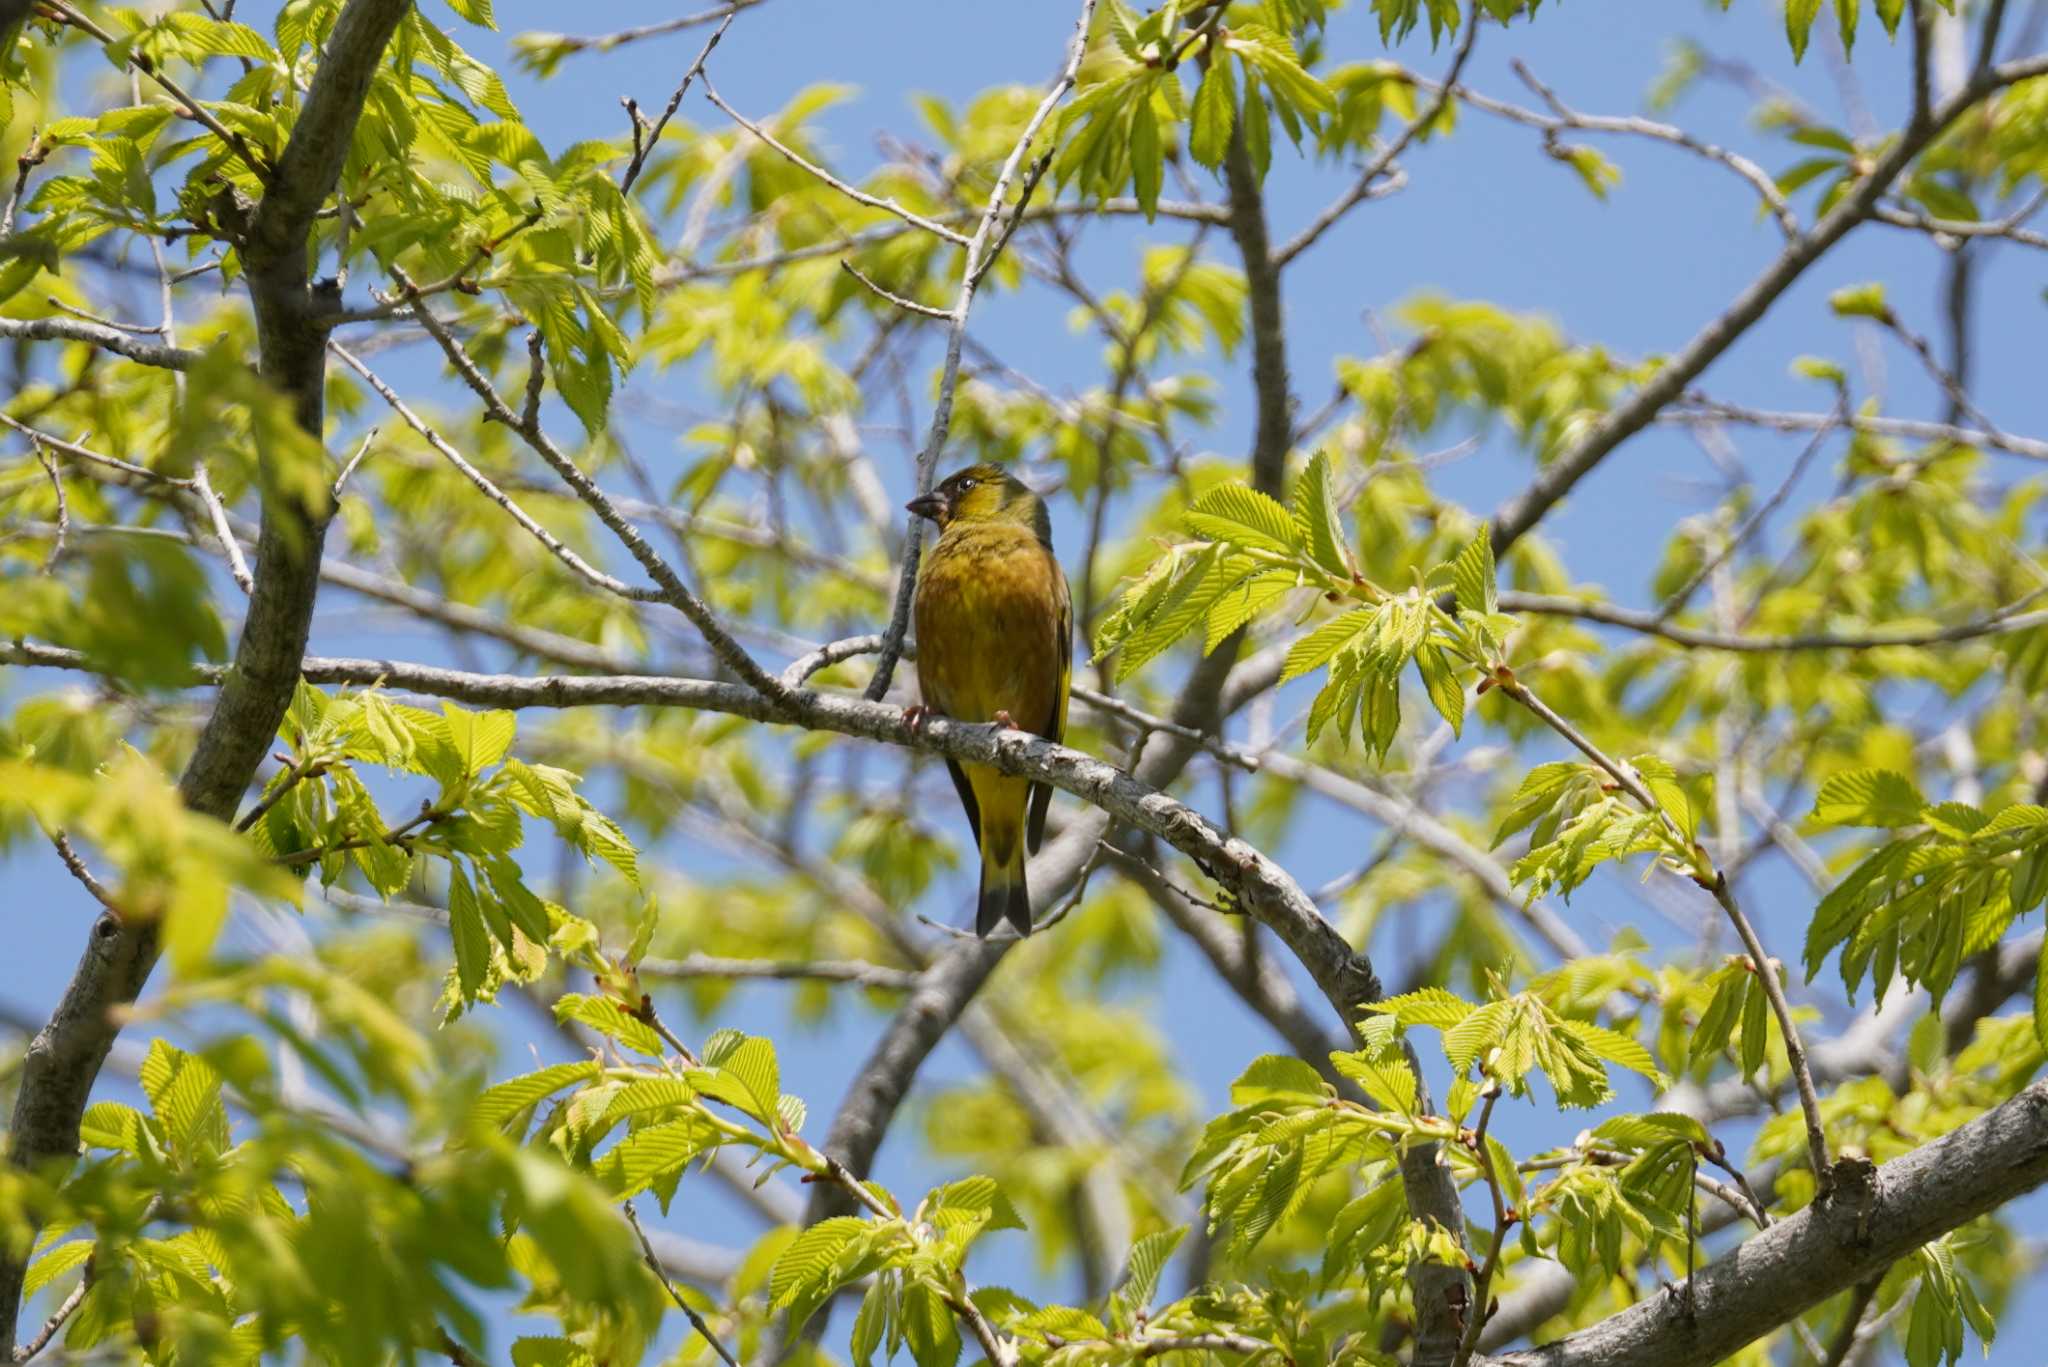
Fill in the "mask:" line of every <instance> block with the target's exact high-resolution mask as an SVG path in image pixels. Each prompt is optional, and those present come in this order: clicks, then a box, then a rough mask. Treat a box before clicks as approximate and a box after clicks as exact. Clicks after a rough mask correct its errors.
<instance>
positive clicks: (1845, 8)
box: [1835, 0, 1863, 53]
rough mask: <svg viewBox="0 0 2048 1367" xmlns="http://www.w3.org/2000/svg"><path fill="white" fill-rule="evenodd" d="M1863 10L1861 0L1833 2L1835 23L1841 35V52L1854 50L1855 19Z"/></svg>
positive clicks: (1838, 0)
mask: <svg viewBox="0 0 2048 1367" xmlns="http://www.w3.org/2000/svg"><path fill="white" fill-rule="evenodd" d="M1862 8H1863V0H1835V23H1836V24H1837V26H1838V27H1839V29H1840V31H1841V35H1842V51H1843V52H1844V53H1850V52H1854V51H1855V50H1856V18H1857V14H1858V12H1859V11H1860V10H1861V9H1862Z"/></svg>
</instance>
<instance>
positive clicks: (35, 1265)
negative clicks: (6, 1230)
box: [21, 1239, 96, 1301]
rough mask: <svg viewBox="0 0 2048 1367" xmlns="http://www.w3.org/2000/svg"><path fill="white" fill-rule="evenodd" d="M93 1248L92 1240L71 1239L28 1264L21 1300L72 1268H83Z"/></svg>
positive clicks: (93, 1242) (94, 1244)
mask: <svg viewBox="0 0 2048 1367" xmlns="http://www.w3.org/2000/svg"><path fill="white" fill-rule="evenodd" d="M95 1246H96V1243H95V1241H94V1240H92V1239H73V1240H71V1241H70V1242H68V1243H62V1244H58V1245H57V1246H56V1247H55V1248H53V1249H51V1250H50V1251H49V1252H48V1253H45V1254H44V1255H43V1256H42V1257H40V1258H38V1259H36V1260H35V1261H34V1262H32V1263H30V1264H29V1267H28V1275H27V1276H26V1277H25V1278H24V1279H23V1281H22V1287H21V1297H22V1299H23V1300H24V1301H25V1300H27V1299H28V1298H29V1297H31V1296H33V1295H35V1294H36V1293H37V1292H38V1291H41V1290H42V1289H43V1288H44V1287H46V1286H48V1285H49V1284H50V1283H51V1282H53V1281H55V1280H57V1278H59V1277H61V1276H63V1275H64V1274H65V1273H66V1272H69V1271H71V1270H72V1269H73V1268H76V1267H82V1266H84V1264H85V1260H86V1259H87V1258H90V1257H91V1256H92V1251H93V1249H94V1247H95Z"/></svg>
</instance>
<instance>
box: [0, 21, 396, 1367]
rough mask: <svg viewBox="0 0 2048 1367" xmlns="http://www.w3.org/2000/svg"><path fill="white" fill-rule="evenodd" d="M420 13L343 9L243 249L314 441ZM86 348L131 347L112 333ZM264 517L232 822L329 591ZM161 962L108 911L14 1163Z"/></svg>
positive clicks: (312, 559)
mask: <svg viewBox="0 0 2048 1367" xmlns="http://www.w3.org/2000/svg"><path fill="white" fill-rule="evenodd" d="M410 8H411V3H410V0H349V3H348V5H347V6H346V7H345V8H344V9H343V10H342V12H341V16H340V17H339V18H338V19H337V20H336V21H335V26H334V31H333V34H332V35H331V36H330V38H329V40H328V45H327V50H326V54H325V58H324V60H323V61H322V62H321V63H320V68H319V70H318V72H317V73H316V74H315V76H314V79H313V84H312V88H311V89H310V90H309V91H308V93H307V95H306V103H305V107H304V109H303V110H302V111H301V112H300V115H299V118H298V121H297V123H296V124H295V125H294V126H293V129H292V136H291V140H290V141H289V142H288V143H287V144H286V146H285V150H284V152H283V154H282V156H281V157H280V159H279V161H278V165H277V170H276V173H275V175H274V176H273V177H272V179H271V182H270V184H269V187H268V189H267V191H266V193H265V195H264V197H263V200H262V202H261V203H260V204H259V205H258V206H257V208H256V211H255V214H254V216H253V217H252V219H251V223H250V233H249V238H248V241H247V242H246V244H245V245H244V246H243V249H242V260H243V262H244V264H245V266H246V269H247V273H248V280H249V291H250V297H251V299H252V301H253V303H254V306H255V312H256V325H257V338H258V348H259V355H258V369H259V371H260V372H261V373H262V375H263V376H264V377H265V378H266V379H267V380H269V381H270V382H271V383H272V384H274V385H276V386H277V387H278V389H279V390H280V391H281V392H283V393H284V394H286V395H287V396H289V397H290V399H291V400H292V403H293V409H294V413H295V416H296V417H297V419H298V422H299V425H300V426H301V427H303V428H304V429H305V430H306V431H308V432H311V433H314V434H315V435H316V436H317V435H318V434H319V433H320V430H321V419H322V416H323V407H322V387H323V381H324V379H325V362H324V359H323V358H324V356H325V344H326V334H325V332H324V330H323V329H322V328H321V326H320V325H319V322H318V317H317V305H316V302H315V300H314V298H313V294H312V291H311V289H310V288H309V272H308V262H307V250H306V244H307V235H308V233H309V231H310V230H311V228H312V225H313V219H314V215H315V214H316V213H317V212H318V211H319V208H320V205H321V204H322V203H323V202H325V200H326V199H327V197H328V195H329V194H330V193H332V191H333V189H334V185H335V181H336V179H337V178H338V177H339V176H340V174H341V165H342V160H343V158H344V157H345V156H346V154H347V152H348V147H349V142H350V138H351V136H352V134H353V131H354V129H355V125H356V120H357V118H358V116H359V115H360V114H361V112H362V104H363V97H364V95H365V93H366V92H367V91H368V89H369V84H370V77H371V75H372V73H373V72H374V71H375V70H376V67H377V63H378V62H379V60H381V58H382V56H383V53H384V48H385V45H386V44H387V43H388V42H389V41H390V38H391V34H392V32H393V31H394V30H395V29H396V28H397V27H398V24H399V22H400V21H401V20H402V19H403V18H404V17H405V15H406V12H407V11H408V10H409V9H410ZM81 340H92V341H94V342H95V344H96V345H103V346H107V347H108V348H109V349H110V350H116V351H120V350H122V347H121V346H118V345H113V344H112V343H111V342H110V341H109V339H106V338H92V339H81ZM129 340H132V339H129ZM124 354H125V353H124ZM175 354H177V353H176V352H175V349H170V348H165V349H163V351H162V352H161V354H160V356H159V359H158V360H157V361H155V362H149V363H154V364H164V363H167V362H166V360H165V359H164V358H165V357H169V356H172V355H175ZM183 354H185V355H189V354H190V353H183ZM136 359H141V358H140V357H137V358H136ZM264 508H265V510H264V515H263V523H262V528H261V530H260V532H259V533H258V537H257V546H256V571H255V583H254V586H253V591H252V592H251V593H250V596H249V612H248V616H247V618H246V619H245V620H244V623H243V627H242V635H241V639H240V641H239V642H238V643H237V645H236V650H235V660H234V663H233V665H231V666H230V667H229V668H228V669H227V670H226V671H225V672H224V674H223V675H222V676H221V680H220V691H219V694H218V696H217V697H216V699H215V702H214V705H213V709H212V711H211V713H210V714H209V715H208V717H207V720H206V725H205V727H204V728H203V729H202V731H201V732H200V736H199V741H198V744H197V746H196V747H195V749H194V751H193V754H192V759H191V761H190V763H189V764H188V765H187V766H186V769H185V772H184V774H183V776H182V777H181V779H180V781H179V791H180V793H181V794H182V796H183V797H184V799H185V805H186V806H188V807H190V808H191V809H192V810H194V811H198V812H203V813H205V814H207V815H209V816H214V817H219V818H221V819H223V820H227V819H231V818H232V817H233V815H234V809H235V805H236V803H237V802H239V801H240V799H241V796H242V794H243V792H244V791H246V790H247V788H248V786H249V782H250V780H251V779H252V778H253V777H254V776H255V773H256V769H257V766H258V765H259V764H260V763H261V762H262V759H263V756H264V754H265V752H266V751H267V750H268V749H269V746H270V742H271V738H272V737H273V736H275V735H276V734H277V726H278V722H279V721H280V720H281V719H282V718H283V716H284V711H285V708H286V706H287V705H288V704H289V703H290V701H291V696H292V690H293V688H294V687H295V686H296V684H297V682H298V677H299V662H300V660H301V659H302V658H303V657H304V655H305V652H306V639H307V633H308V629H309V627H310V624H311V621H312V616H313V599H314V595H315V591H316V589H317V588H318V585H319V568H320V540H321V536H322V534H323V533H324V532H325V530H326V526H325V521H324V518H325V516H326V514H325V512H324V510H316V509H309V508H306V507H303V506H300V505H299V504H297V503H296V502H295V501H294V500H292V499H289V498H283V497H277V498H268V499H266V500H265V504H264ZM156 956H157V927H156V925H155V923H154V922H150V923H146V924H124V923H122V922H121V921H119V920H118V919H116V918H115V917H113V916H112V915H105V916H102V917H101V918H100V919H99V920H98V921H96V922H95V923H94V925H93V928H92V931H91V935H90V938H89V939H88V941H87V944H86V949H85V954H84V957H83V958H81V959H80V961H79V965H78V968H77V970H76V972H75V973H74V974H73V976H72V979H71V981H70V983H69V985H68V986H67V987H66V988H65V990H64V995H63V997H62V999H61V1000H60V1001H59V1002H58V1003H57V1006H56V1009H55V1010H54V1011H53V1012H52V1013H51V1016H50V1020H49V1023H48V1024H47V1025H45V1026H44V1027H43V1029H42V1030H41V1031H40V1032H39V1033H38V1034H37V1035H36V1037H35V1040H34V1041H33V1042H32V1043H31V1044H30V1045H29V1048H28V1051H27V1053H26V1054H25V1055H24V1056H23V1058H22V1062H21V1085H20V1091H19V1093H18V1095H17V1096H16V1099H15V1106H14V1118H13V1125H12V1132H11V1136H10V1143H9V1148H8V1158H9V1160H10V1161H12V1162H13V1163H14V1164H15V1165H16V1166H19V1167H24V1168H40V1167H43V1166H45V1165H48V1164H51V1163H56V1162H63V1161H68V1160H69V1159H71V1158H72V1157H73V1156H74V1155H76V1153H77V1152H78V1124H79V1120H80V1118H81V1117H82V1116H83V1115H84V1112H85V1106H86V1101H87V1099H88V1098H89V1097H90V1095H91V1093H92V1087H93V1083H94V1081H95V1080H96V1079H97V1078H98V1076H99V1072H100V1067H101V1065H102V1064H103V1063H104V1062H105V1061H106V1057H107V1052H108V1050H109V1049H111V1048H112V1047H113V1043H114V1037H115V1034H116V1033H117V1031H118V1030H119V1023H118V1020H117V1018H116V1017H117V1012H116V1008H117V1007H119V1006H121V1005H124V1004H125V1003H128V1002H131V1001H133V1000H135V997H136V995H137V994H138V993H140V992H141V990H142V985H143V983H144V982H145V981H147V979H148V977H149V972H150V969H151V968H152V967H154V966H155V963H156ZM26 1270H27V1263H26V1259H25V1258H23V1257H21V1256H19V1255H16V1254H0V1353H7V1352H11V1351H12V1349H13V1346H14V1338H15V1321H16V1319H17V1318H18V1316H19V1314H20V1308H21V1290H22V1279H23V1276H24V1274H25V1272H26Z"/></svg>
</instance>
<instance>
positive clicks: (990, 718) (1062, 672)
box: [905, 463, 1074, 938]
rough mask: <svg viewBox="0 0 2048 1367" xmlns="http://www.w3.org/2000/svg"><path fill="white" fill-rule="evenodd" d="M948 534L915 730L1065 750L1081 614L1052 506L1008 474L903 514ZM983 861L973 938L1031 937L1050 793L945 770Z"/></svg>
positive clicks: (962, 484)
mask: <svg viewBox="0 0 2048 1367" xmlns="http://www.w3.org/2000/svg"><path fill="white" fill-rule="evenodd" d="M905 506H906V508H907V509H908V511H910V512H911V513H913V514H915V515H916V516H918V517H922V518H927V519H929V520H930V521H932V522H933V523H936V524H937V526H938V528H939V540H938V544H937V545H936V546H934V547H933V548H932V552H931V554H930V555H929V556H927V557H926V558H925V561H924V564H923V566H922V568H921V569H920V571H919V573H918V577H917V597H916V600H915V605H914V606H915V613H916V623H917V682H918V688H919V691H920V692H921V694H922V695H923V701H922V702H921V703H920V704H918V705H917V707H915V708H913V709H910V710H911V711H912V713H913V714H914V717H913V720H921V719H922V718H923V717H924V716H926V715H931V714H936V715H940V716H945V717H949V718H951V719H952V720H954V721H962V722H984V723H985V722H994V723H996V724H998V725H1001V726H1011V727H1018V728H1021V729H1022V730H1025V731H1030V732H1034V733H1036V734H1038V735H1040V736H1044V737H1045V738H1046V739H1047V740H1051V741H1060V740H1063V739H1064V738H1065V736H1066V733H1067V685H1068V681H1069V679H1070V678H1071V676H1072V674H1073V668H1074V643H1073V631H1074V607H1073V598H1072V596H1071V595H1070V594H1069V593H1068V591H1067V576H1066V575H1065V574H1064V573H1062V572H1061V570H1060V565H1059V561H1058V560H1056V559H1055V558H1054V557H1053V550H1052V517H1051V514H1050V513H1049V512H1047V510H1046V506H1045V500H1044V499H1042V498H1040V497H1039V496H1038V495H1037V494H1035V493H1033V492H1032V491H1031V489H1030V487H1029V486H1028V485H1026V484H1025V483H1024V482H1023V481H1022V480H1020V479H1018V478H1017V477H1016V476H1014V475H1012V474H1010V473H1009V472H1008V471H1006V470H1004V469H1003V468H1002V467H1001V466H1000V465H994V464H987V463H984V464H980V465H970V466H968V467H967V468H966V469H964V470H960V471H956V472H955V473H954V474H952V475H949V476H947V477H946V478H945V479H944V480H942V481H941V482H940V483H939V484H938V486H937V487H935V488H934V489H933V490H932V491H931V492H930V493H928V494H924V495H922V496H920V497H918V498H914V499H912V500H911V501H910V502H909V503H908V504H906V505H905ZM946 769H947V771H948V772H949V773H950V774H952V776H953V786H954V788H955V789H957V790H958V792H959V794H960V805H961V806H963V807H965V808H966V809H967V824H968V826H969V828H970V829H971V830H972V831H973V832H974V839H975V843H976V844H977V845H978V846H979V848H980V851H981V893H980V901H979V905H978V910H977V912H976V916H975V933H976V934H978V935H980V936H982V937H983V938H987V936H988V935H989V933H990V932H991V931H993V930H994V929H995V928H996V926H997V925H998V924H1000V923H1001V922H1002V921H1004V920H1008V921H1009V923H1010V924H1011V925H1013V926H1015V927H1016V928H1017V933H1018V934H1019V935H1029V934H1030V933H1031V893H1030V890H1029V888H1028V887H1027V886H1026V885H1025V881H1024V856H1025V855H1026V854H1027V853H1031V854H1035V853H1037V852H1038V847H1039V844H1040V843H1041V842H1042V841H1043V840H1044V838H1045V812H1046V807H1047V805H1048V803H1049V802H1050V800H1051V798H1052V789H1051V787H1050V786H1049V785H1047V784H1044V783H1033V782H1032V781H1031V780H1029V779H1024V778H1017V777H1014V776H1012V775H1008V774H1004V773H1002V772H1001V771H1000V770H997V769H994V768H992V767H990V766H988V765H985V764H962V763H959V762H957V761H955V760H951V759H949V760H947V761H946Z"/></svg>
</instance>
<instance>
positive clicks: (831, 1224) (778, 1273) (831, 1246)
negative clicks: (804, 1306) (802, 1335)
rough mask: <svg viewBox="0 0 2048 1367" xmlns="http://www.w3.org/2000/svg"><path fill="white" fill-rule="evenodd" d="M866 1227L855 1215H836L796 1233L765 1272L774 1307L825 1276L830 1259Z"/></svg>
mask: <svg viewBox="0 0 2048 1367" xmlns="http://www.w3.org/2000/svg"><path fill="white" fill-rule="evenodd" d="M867 1229H868V1222H867V1221H866V1220H863V1219H860V1218H859V1217H858V1216H853V1215H837V1216H834V1217H833V1218H831V1219H829V1220H821V1221H819V1222H818V1223H817V1224H815V1225H812V1226H811V1227H810V1228H809V1229H807V1230H805V1231H804V1232H803V1233H801V1234H799V1235H797V1236H796V1238H795V1239H793V1240H791V1241H790V1244H789V1246H788V1247H787V1248H785V1249H783V1250H782V1256H781V1257H779V1258H777V1259H776V1260H775V1269H774V1271H772V1272H771V1273H769V1276H768V1299H769V1303H770V1304H771V1305H773V1306H774V1307H775V1308H776V1309H778V1310H780V1309H783V1308H785V1307H786V1306H788V1305H789V1304H790V1303H791V1302H793V1301H794V1300H795V1299H796V1298H797V1296H798V1294H799V1293H801V1292H802V1291H803V1290H804V1288H805V1287H806V1286H810V1285H814V1284H816V1283H817V1282H819V1281H821V1280H822V1279H824V1278H825V1277H827V1276H829V1275H830V1273H831V1270H832V1264H833V1261H834V1260H835V1259H837V1258H838V1257H839V1255H840V1253H841V1252H842V1251H844V1250H845V1248H846V1246H847V1245H848V1244H850V1243H852V1242H853V1241H854V1239H856V1238H858V1237H859V1236H860V1235H862V1234H864V1233H866V1232H867ZM791 1328H792V1329H794V1328H795V1326H791Z"/></svg>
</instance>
